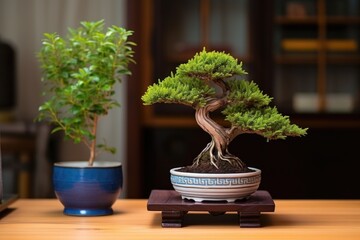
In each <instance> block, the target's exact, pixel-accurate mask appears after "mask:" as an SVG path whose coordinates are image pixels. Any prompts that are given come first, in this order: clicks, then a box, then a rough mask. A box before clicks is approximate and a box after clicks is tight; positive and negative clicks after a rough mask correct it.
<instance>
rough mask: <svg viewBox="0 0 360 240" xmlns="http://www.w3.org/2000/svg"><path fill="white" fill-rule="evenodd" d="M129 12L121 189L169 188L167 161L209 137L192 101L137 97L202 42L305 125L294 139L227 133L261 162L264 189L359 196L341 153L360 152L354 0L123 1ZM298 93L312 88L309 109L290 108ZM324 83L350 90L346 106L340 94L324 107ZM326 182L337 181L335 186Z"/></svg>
mask: <svg viewBox="0 0 360 240" xmlns="http://www.w3.org/2000/svg"><path fill="white" fill-rule="evenodd" d="M293 2H295V3H299V4H300V5H301V4H302V6H303V7H305V10H306V11H305V13H304V12H303V13H301V12H302V10H301V9H300V11H299V7H297V8H298V10H295V12H297V13H295V15H296V14H298V15H297V16H294V13H291V11H293V10H287V8H288V7H289V5H291V4H293ZM352 4H355V5H354V6H353V5H352ZM290 8H291V7H290ZM300 8H302V7H301V6H300ZM295 9H296V7H295ZM288 11H290V12H289V13H288ZM299 12H300V14H299ZM128 13H129V14H128V27H129V28H131V29H133V30H134V31H135V34H134V36H133V37H134V39H133V40H134V41H136V42H137V43H138V46H137V48H136V55H135V56H136V61H137V62H138V64H137V65H136V66H133V69H132V70H133V75H132V77H131V78H132V79H131V80H130V81H129V82H128V83H129V84H128V103H129V106H128V129H129V131H128V133H129V134H128V138H127V143H128V144H127V146H128V150H127V156H128V159H129V161H128V166H127V168H128V169H127V170H128V172H129V174H128V177H129V179H128V181H127V182H128V183H129V184H130V185H131V186H129V188H128V191H129V192H128V194H129V197H146V196H148V194H150V191H151V190H152V189H169V169H170V168H171V167H176V166H181V165H186V164H190V163H191V161H192V159H193V158H194V157H195V156H196V155H197V154H198V153H199V152H200V151H201V150H202V149H203V148H204V147H205V146H206V144H207V142H208V141H210V139H209V136H208V135H207V134H206V133H204V132H203V131H202V130H201V129H200V128H199V127H198V126H197V125H196V122H195V119H194V116H193V111H192V109H189V108H186V107H183V106H175V105H171V106H170V105H166V104H158V105H154V106H143V105H142V102H141V96H142V94H143V93H144V92H145V90H146V87H147V86H148V85H149V84H151V83H153V82H155V81H157V80H158V79H159V78H160V79H161V78H163V77H164V76H166V75H167V74H169V73H170V71H174V69H175V66H177V65H178V64H179V63H182V62H184V61H186V60H187V59H188V58H189V57H191V55H192V54H193V53H194V52H195V51H198V50H201V49H202V47H203V46H205V47H206V48H207V49H209V50H210V49H218V50H219V49H222V50H225V51H231V53H232V54H234V55H235V56H236V57H238V58H239V60H242V61H243V62H244V65H245V68H246V69H247V70H248V72H249V73H250V74H249V79H252V80H254V81H255V82H257V83H258V84H259V85H260V87H261V88H262V89H263V90H264V92H265V93H267V94H269V95H271V96H273V97H274V103H276V105H277V106H278V108H279V110H280V111H281V112H282V113H284V114H287V115H289V116H290V118H291V120H292V121H293V122H294V123H297V124H299V125H300V126H302V127H309V128H310V129H309V134H308V136H306V137H304V138H299V139H289V140H286V141H281V140H280V141H275V142H270V143H266V142H265V141H264V140H263V139H260V138H259V137H257V136H250V137H249V136H241V137H239V139H238V140H235V141H234V142H233V143H232V145H231V146H230V148H231V152H232V153H233V154H236V155H238V156H239V157H240V158H242V159H243V160H244V161H246V162H247V163H248V165H250V166H256V167H258V168H262V170H263V174H264V175H263V176H264V178H263V181H262V184H264V189H267V190H269V192H270V193H271V194H272V196H273V197H274V198H359V197H360V195H359V194H360V193H359V192H356V191H352V190H351V189H350V188H349V187H348V186H349V184H347V183H348V182H352V181H354V180H355V181H356V177H355V176H356V171H355V169H358V168H359V167H360V166H359V164H360V163H359V162H358V161H357V160H356V159H355V158H353V157H349V156H357V155H358V150H357V147H356V146H357V138H358V135H359V133H360V104H359V103H360V102H359V96H360V71H359V69H360V68H359V64H360V61H359V57H360V51H359V48H360V37H359V34H360V30H359V29H360V27H359V25H360V2H358V1H351V0H345V1H343V0H328V1H325V0H306V1H292V0H269V1H262V0H231V1H228V0H224V1H212V0H195V1H194V0H186V1H183V0H176V1H171V3H170V2H169V1H166V0H151V1H148V0H135V1H128ZM301 14H303V15H301ZM138 16H141V18H139V17H138ZM220 38H221V39H220ZM229 39H237V40H236V41H237V42H236V43H235V44H234V42H232V41H231V40H229ZM289 39H290V40H291V39H292V40H296V39H300V45H301V44H303V43H306V41H303V40H304V39H305V40H313V41H315V45H316V46H317V48H316V49H313V50H311V51H309V50H307V49H306V48H305V47H302V48H301V47H300V48H299V47H298V48H297V50H295V51H294V50H291V48H290V49H289V48H287V49H285V48H284V47H283V46H282V44H283V40H289ZM336 39H340V40H344V41H343V42H341V41H340V43H347V41H348V40H351V41H350V42H352V43H351V44H350V45H352V46H348V45H346V44H345V45H346V46H345V47H344V44H342V45H341V44H340V47H339V46H338V47H332V48H330V49H329V48H327V47H326V46H327V42H328V40H336ZM239 42H241V44H243V45H239ZM354 42H355V45H354V44H353V43H354ZM356 44H357V48H356ZM335 45H336V44H335ZM244 46H245V47H244ZM354 46H355V48H354ZM341 48H342V49H341ZM344 49H345V50H344ZM298 93H305V94H310V95H311V94H315V95H316V98H317V99H318V100H316V102H315V104H313V105H314V106H310V107H312V108H313V110H312V111H305V112H304V111H299V110H298V109H295V108H294V99H295V98H296V96H297V94H298ZM329 93H331V94H338V93H340V94H345V98H347V97H348V96H351V100H352V101H353V107H352V108H351V110H349V109H347V110H346V109H345V108H344V106H345V105H342V104H340V109H338V111H333V110H331V111H329V110H328V104H327V100H326V97H327V95H328V94H329ZM310 98H311V96H310ZM310 105H311V104H310ZM341 107H343V108H341ZM344 109H345V110H344ZM345 166H346V167H345ZM344 168H346V169H347V170H346V171H343V170H342V169H344ZM150 170H151V171H150ZM284 175H286V176H287V177H288V178H289V181H288V182H287V184H286V186H284V185H282V184H279V183H280V182H281V176H284ZM334 179H336V181H335V180H334ZM334 182H335V184H336V186H337V187H340V186H341V189H342V190H341V191H333V189H332V188H331V186H330V185H331V183H334ZM290 184H293V185H294V186H296V187H293V188H292V187H290V186H287V185H290ZM295 189H296V190H295Z"/></svg>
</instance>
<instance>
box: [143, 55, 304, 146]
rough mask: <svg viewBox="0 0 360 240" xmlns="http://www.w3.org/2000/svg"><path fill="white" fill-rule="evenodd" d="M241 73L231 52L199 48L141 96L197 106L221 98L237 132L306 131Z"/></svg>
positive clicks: (273, 135) (280, 135) (272, 135)
mask: <svg viewBox="0 0 360 240" xmlns="http://www.w3.org/2000/svg"><path fill="white" fill-rule="evenodd" d="M243 74H247V73H246V71H244V70H243V68H242V63H241V62H240V63H238V60H237V59H235V58H233V57H232V56H231V55H229V54H226V53H224V52H217V51H211V52H207V51H206V50H205V49H203V50H202V51H201V52H200V53H197V54H196V55H195V56H194V57H193V58H192V59H190V60H189V61H188V62H187V63H184V64H181V65H179V66H178V67H177V68H176V73H175V74H173V73H171V75H170V76H169V77H167V78H165V79H164V80H162V81H161V80H159V82H158V83H155V84H153V85H151V86H149V87H148V89H147V91H146V92H145V94H144V95H143V97H142V100H143V102H144V104H145V105H150V104H154V103H179V104H184V105H189V106H191V107H193V108H195V109H197V108H200V107H204V106H206V105H207V104H210V102H212V101H213V100H215V99H223V100H224V101H223V102H224V104H223V105H221V106H219V108H221V109H222V114H223V115H224V118H225V120H227V121H229V122H230V123H231V127H232V128H237V129H238V131H237V132H241V133H255V134H259V135H261V136H263V137H265V138H267V139H284V138H286V137H287V136H302V135H305V134H306V131H307V129H302V128H300V127H298V126H297V125H295V124H291V123H290V120H289V117H288V116H283V115H282V114H280V113H279V112H278V110H277V109H276V107H271V106H270V104H271V101H272V98H271V97H269V96H268V95H266V94H264V93H263V92H262V91H261V90H260V89H259V87H258V85H257V84H256V83H254V82H252V81H246V80H242V79H241V78H240V77H241V75H243ZM212 125H215V123H212ZM219 128H220V126H219Z"/></svg>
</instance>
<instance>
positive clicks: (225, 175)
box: [170, 167, 261, 178]
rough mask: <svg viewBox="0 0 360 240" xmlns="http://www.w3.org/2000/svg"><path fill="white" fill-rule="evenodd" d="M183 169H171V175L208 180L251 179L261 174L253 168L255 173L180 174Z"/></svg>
mask: <svg viewBox="0 0 360 240" xmlns="http://www.w3.org/2000/svg"><path fill="white" fill-rule="evenodd" d="M181 168H182V167H177V168H172V169H170V173H171V175H177V176H184V177H207V178H235V177H251V176H255V175H259V174H261V170H260V169H257V168H253V167H249V169H251V170H254V172H247V173H192V172H180V171H177V170H179V169H181Z"/></svg>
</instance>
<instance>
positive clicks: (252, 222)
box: [238, 212, 261, 228]
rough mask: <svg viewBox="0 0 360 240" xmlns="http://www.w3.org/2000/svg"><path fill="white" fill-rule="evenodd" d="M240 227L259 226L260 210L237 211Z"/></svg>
mask: <svg viewBox="0 0 360 240" xmlns="http://www.w3.org/2000/svg"><path fill="white" fill-rule="evenodd" d="M238 215H239V224H240V227H247V228H250V227H260V226H261V224H260V212H238Z"/></svg>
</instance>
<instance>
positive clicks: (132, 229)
mask: <svg viewBox="0 0 360 240" xmlns="http://www.w3.org/2000/svg"><path fill="white" fill-rule="evenodd" d="M275 205H276V208H275V212H271V213H262V216H261V221H262V227H260V228H240V227H239V225H238V219H237V215H236V214H235V213H227V214H225V215H221V216H212V215H210V214H208V213H205V212H193V213H191V212H189V213H188V214H187V215H186V217H185V219H184V225H185V226H184V227H183V228H162V227H161V212H157V211H155V212H154V211H147V200H146V199H143V200H136V199H119V200H118V201H117V202H116V203H115V205H114V207H113V209H114V215H111V216H102V217H71V216H65V215H63V213H62V205H61V204H60V203H59V202H58V201H57V200H56V199H19V200H17V201H16V202H15V203H13V204H12V205H11V206H10V207H9V208H8V209H6V210H5V211H3V212H2V213H0V239H1V240H12V239H21V240H26V239H37V240H40V239H47V240H49V239H61V240H68V239H88V240H91V239H102V240H106V239H141V240H146V239H157V240H161V239H164V240H165V239H166V240H175V239H182V240H184V239H186V240H190V239H191V240H192V239H206V240H208V239H217V240H230V239H302V240H311V239H316V240H320V239H326V240H331V239H337V240H345V239H354V240H355V239H356V240H359V239H360V200H275Z"/></svg>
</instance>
